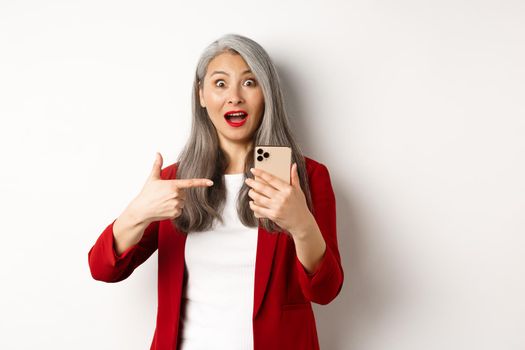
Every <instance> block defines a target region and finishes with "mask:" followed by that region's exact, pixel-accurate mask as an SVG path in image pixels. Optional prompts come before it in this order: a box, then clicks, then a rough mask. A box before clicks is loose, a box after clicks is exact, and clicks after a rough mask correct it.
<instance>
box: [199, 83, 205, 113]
mask: <svg viewBox="0 0 525 350" xmlns="http://www.w3.org/2000/svg"><path fill="white" fill-rule="evenodd" d="M199 101H200V104H201V107H202V108H206V104H205V103H204V98H203V97H202V83H201V82H200V81H199Z"/></svg>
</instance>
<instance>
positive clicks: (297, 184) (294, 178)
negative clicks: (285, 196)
mask: <svg viewBox="0 0 525 350" xmlns="http://www.w3.org/2000/svg"><path fill="white" fill-rule="evenodd" d="M290 179H291V182H292V186H293V187H296V188H301V181H300V180H299V174H298V173H297V163H293V165H292V170H291V176H290Z"/></svg>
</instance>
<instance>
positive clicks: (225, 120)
mask: <svg viewBox="0 0 525 350" xmlns="http://www.w3.org/2000/svg"><path fill="white" fill-rule="evenodd" d="M199 98H200V104H201V106H202V107H205V108H206V110H207V112H208V115H209V117H210V119H211V122H212V123H213V125H214V126H215V129H216V130H217V135H218V136H219V141H220V143H221V145H224V144H225V143H228V142H230V143H241V144H248V143H251V142H252V138H253V135H254V133H255V131H256V130H257V128H258V127H259V124H260V122H261V119H262V115H263V112H264V96H263V92H262V89H261V87H260V86H259V83H258V81H257V80H256V79H255V75H254V74H253V73H252V72H251V71H250V67H248V65H247V64H246V62H245V61H244V59H243V58H242V57H241V56H240V55H237V54H233V53H229V52H227V53H222V54H219V55H218V56H216V57H215V58H213V59H212V60H211V61H210V63H209V64H208V69H207V71H206V75H205V77H204V81H203V82H202V83H201V85H200V88H199ZM231 114H233V115H231Z"/></svg>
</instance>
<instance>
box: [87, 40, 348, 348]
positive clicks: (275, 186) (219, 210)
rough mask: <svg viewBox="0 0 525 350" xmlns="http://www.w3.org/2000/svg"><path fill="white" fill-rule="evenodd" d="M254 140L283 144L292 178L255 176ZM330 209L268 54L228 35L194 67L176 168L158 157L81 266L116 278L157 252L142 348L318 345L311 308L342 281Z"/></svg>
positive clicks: (331, 199)
mask: <svg viewBox="0 0 525 350" xmlns="http://www.w3.org/2000/svg"><path fill="white" fill-rule="evenodd" d="M255 145H277V146H289V147H291V149H292V162H293V165H292V166H291V170H290V171H291V173H290V174H291V175H290V176H291V183H286V182H284V181H283V180H281V179H280V178H277V177H275V176H272V175H271V174H269V173H267V172H264V171H262V170H254V169H252V167H253V164H254V159H253V149H254V146H255ZM254 175H255V176H257V180H255V179H254ZM210 181H212V182H210ZM335 212H336V208H335V196H334V193H333V190H332V185H331V182H330V176H329V173H328V170H327V168H326V167H325V166H324V165H323V164H321V163H318V162H316V161H315V160H313V159H310V158H308V157H304V156H303V155H302V154H301V152H300V149H299V147H298V145H297V144H296V143H295V141H294V139H293V136H292V133H291V132H290V128H289V126H288V121H287V116H286V112H285V109H284V103H283V97H282V93H281V88H280V85H279V79H278V76H277V73H276V70H275V67H274V65H273V63H272V62H271V60H270V58H269V56H268V54H267V53H266V52H265V51H264V49H263V48H262V47H261V46H260V45H259V44H257V43H256V42H254V41H253V40H251V39H248V38H246V37H243V36H239V35H232V34H230V35H225V36H223V37H221V38H219V39H218V40H217V41H215V42H213V43H212V44H211V45H209V46H208V47H207V48H206V50H205V51H204V53H203V54H202V56H201V58H200V60H199V62H198V65H197V70H196V75H195V81H194V86H193V121H192V129H191V135H190V137H189V140H188V142H187V144H186V146H185V148H184V149H183V151H182V153H181V155H180V156H179V159H178V161H177V162H176V163H174V164H171V165H169V166H167V167H166V168H164V169H162V157H161V156H160V155H157V158H156V160H155V164H154V166H153V170H152V172H151V174H150V176H149V178H148V180H147V181H146V184H145V185H144V187H143V189H142V191H141V192H140V193H139V195H138V196H137V197H136V198H135V199H134V200H133V201H132V202H131V203H130V204H129V205H128V207H127V208H126V210H125V211H124V212H123V213H122V214H121V215H120V216H119V217H118V218H117V219H116V220H115V221H113V223H111V224H110V225H109V226H107V228H106V229H105V230H104V231H103V232H102V234H101V235H100V236H99V238H98V239H97V241H96V243H95V244H94V246H93V247H92V248H91V250H90V251H89V254H88V259H89V266H90V269H91V274H92V276H93V278H94V279H96V280H101V281H105V282H118V281H122V280H124V279H125V278H127V277H128V276H129V275H130V274H131V273H132V272H133V270H134V269H135V268H137V267H138V266H139V265H140V264H142V263H143V262H144V261H145V260H146V259H148V257H149V256H150V255H151V254H152V253H153V252H154V251H155V250H157V249H158V312H157V323H156V329H155V334H154V336H153V341H152V345H151V349H183V350H191V349H255V350H260V349H287V350H289V349H302V350H304V349H318V348H319V344H318V338H317V331H316V325H315V319H314V314H313V311H312V307H311V302H315V303H318V304H327V303H329V302H330V301H331V300H333V299H334V298H335V297H336V296H337V294H338V293H339V291H340V289H341V287H342V283H343V270H342V266H341V260H340V256H339V251H338V244H337V235H336V216H335Z"/></svg>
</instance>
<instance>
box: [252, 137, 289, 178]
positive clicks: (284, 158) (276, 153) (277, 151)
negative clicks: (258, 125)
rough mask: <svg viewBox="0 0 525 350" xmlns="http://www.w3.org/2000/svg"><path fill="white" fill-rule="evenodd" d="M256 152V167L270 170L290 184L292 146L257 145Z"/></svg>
mask: <svg viewBox="0 0 525 350" xmlns="http://www.w3.org/2000/svg"><path fill="white" fill-rule="evenodd" d="M254 152H255V153H254V163H255V165H254V168H257V169H262V170H264V171H266V172H269V173H270V174H272V175H275V176H277V177H279V178H280V179H282V180H283V181H285V182H286V183H287V184H290V171H291V166H292V149H291V148H290V147H287V146H265V145H257V146H255V150H254Z"/></svg>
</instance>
